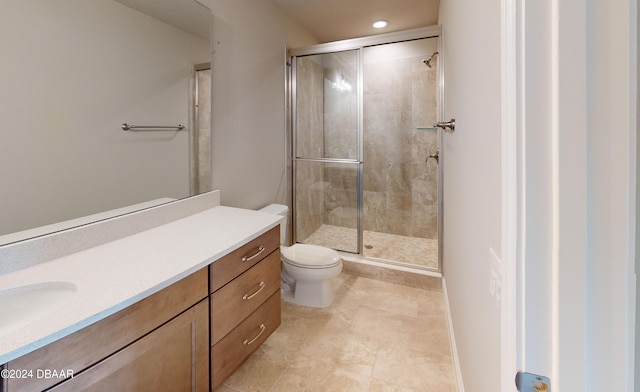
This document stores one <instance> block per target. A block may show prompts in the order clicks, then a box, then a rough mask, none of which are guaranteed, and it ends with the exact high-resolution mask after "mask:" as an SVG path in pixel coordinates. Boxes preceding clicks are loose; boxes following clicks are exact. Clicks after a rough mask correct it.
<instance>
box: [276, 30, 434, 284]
mask: <svg viewBox="0 0 640 392" xmlns="http://www.w3.org/2000/svg"><path fill="white" fill-rule="evenodd" d="M426 38H435V39H437V40H438V41H437V42H438V52H439V59H438V62H439V66H438V70H437V72H438V73H437V89H438V90H437V92H436V94H437V109H436V117H437V121H441V119H442V118H443V117H444V113H443V102H444V72H443V69H444V67H443V64H444V56H443V55H442V28H441V26H439V25H438V26H429V27H423V28H418V29H412V30H405V31H398V32H393V33H386V34H378V35H373V36H367V37H361V38H354V39H347V40H342V41H336V42H329V43H323V44H318V45H312V46H308V47H303V48H296V49H289V50H288V51H287V70H288V72H287V75H286V77H285V81H286V91H287V105H286V107H287V110H286V111H287V113H286V117H287V121H286V125H287V132H286V146H287V148H286V154H287V157H286V161H287V165H286V166H287V171H288V173H289V176H290V184H291V194H290V195H289V202H290V203H291V204H290V205H291V206H292V207H294V208H292V209H291V210H292V214H291V218H292V219H291V230H290V231H289V232H290V233H291V234H292V238H291V239H292V242H293V243H295V242H297V236H298V233H297V228H296V224H295V222H296V218H297V216H296V215H297V209H296V208H295V203H296V199H295V197H296V164H297V162H299V161H307V162H324V163H338V164H353V165H357V180H356V181H357V245H356V249H357V252H356V253H355V254H356V255H358V256H360V257H362V258H364V259H369V258H368V257H366V256H365V255H364V252H363V251H364V239H363V233H364V224H363V219H364V215H363V206H364V200H363V197H364V196H363V195H364V192H363V163H364V162H363V146H364V130H363V111H364V105H363V94H364V91H363V88H364V87H363V79H364V77H363V73H364V72H363V61H362V59H363V51H364V49H365V48H366V47H371V46H376V45H384V44H392V43H397V42H404V41H413V40H418V39H426ZM349 50H357V52H358V59H357V80H358V90H357V97H358V114H357V127H358V129H357V133H358V136H357V143H358V146H357V151H358V157H357V158H356V159H342V158H298V157H296V154H295V152H296V130H295V127H296V121H297V118H296V115H297V113H296V58H297V57H301V56H308V55H321V54H331V53H337V52H344V51H349ZM435 130H436V132H437V143H438V148H439V164H438V191H437V194H438V216H437V224H438V230H437V232H438V266H437V269H435V270H434V269H433V268H429V267H426V266H420V265H416V264H408V263H404V262H396V261H393V260H386V259H385V260H384V262H385V263H388V264H397V265H400V266H404V267H407V266H410V267H411V268H415V269H421V270H427V271H435V272H442V233H443V219H442V214H443V201H442V194H443V165H444V160H445V159H444V156H443V150H444V149H442V148H440V146H441V145H442V140H443V138H442V132H443V131H442V129H440V128H436V129H435ZM425 159H426V157H425ZM345 252H346V251H345ZM347 253H352V252H347ZM373 260H375V261H380V259H373Z"/></svg>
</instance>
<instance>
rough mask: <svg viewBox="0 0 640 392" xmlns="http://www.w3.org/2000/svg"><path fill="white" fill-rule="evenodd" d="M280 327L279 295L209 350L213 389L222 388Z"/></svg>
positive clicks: (277, 293)
mask: <svg viewBox="0 0 640 392" xmlns="http://www.w3.org/2000/svg"><path fill="white" fill-rule="evenodd" d="M279 325H280V292H279V291H278V292H276V293H274V294H273V295H272V296H271V297H269V299H268V300H267V301H266V302H265V303H264V305H262V306H261V307H259V308H258V309H257V310H256V311H255V312H253V313H252V314H251V315H250V316H249V317H247V318H246V319H245V320H244V321H243V322H242V323H241V324H240V325H238V326H237V327H236V328H235V329H234V330H233V331H231V332H229V334H227V336H225V337H224V338H223V339H222V340H220V341H219V342H218V343H217V344H216V345H215V346H213V348H212V349H211V358H212V363H211V374H212V377H213V380H212V386H213V389H215V388H217V387H219V386H220V385H222V383H223V382H224V381H225V380H226V379H227V378H229V376H231V374H232V373H233V372H234V371H236V369H238V367H240V365H241V364H242V362H244V360H245V359H247V358H248V357H249V355H251V354H252V353H253V352H254V351H255V350H256V349H257V348H258V347H260V345H261V344H262V343H264V341H265V340H266V339H267V337H269V335H271V334H272V333H273V331H275V330H276V328H277V327H278V326H279Z"/></svg>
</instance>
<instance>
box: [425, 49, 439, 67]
mask: <svg viewBox="0 0 640 392" xmlns="http://www.w3.org/2000/svg"><path fill="white" fill-rule="evenodd" d="M439 54H440V53H438V52H433V54H432V55H431V57H429V58H428V59H426V60H422V62H423V63H424V64H425V65H426V66H427V67H429V68H432V67H433V66H432V65H431V61H432V60H433V58H434V57H436V56H437V55H439Z"/></svg>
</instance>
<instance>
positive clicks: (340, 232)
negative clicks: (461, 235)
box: [303, 225, 438, 269]
mask: <svg viewBox="0 0 640 392" xmlns="http://www.w3.org/2000/svg"><path fill="white" fill-rule="evenodd" d="M363 239H364V245H365V249H364V255H365V256H368V257H375V258H379V259H385V260H393V261H399V262H403V263H409V264H416V265H421V266H426V267H429V268H432V269H437V268H438V240H436V239H429V238H417V237H406V236H402V235H395V234H387V233H378V232H375V231H365V232H364V233H363ZM303 242H304V243H307V244H315V245H320V246H326V247H328V248H334V249H338V250H344V251H351V252H355V251H356V243H357V233H356V230H355V229H349V228H346V227H340V226H332V225H322V226H320V228H319V229H318V230H316V231H314V232H313V233H311V235H310V236H309V237H307V238H306V239H305V240H304V241H303Z"/></svg>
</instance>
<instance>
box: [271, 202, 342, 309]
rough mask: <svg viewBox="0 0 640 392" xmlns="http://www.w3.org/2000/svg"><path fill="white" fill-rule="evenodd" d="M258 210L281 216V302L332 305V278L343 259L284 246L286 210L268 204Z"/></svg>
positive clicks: (298, 246)
mask: <svg viewBox="0 0 640 392" xmlns="http://www.w3.org/2000/svg"><path fill="white" fill-rule="evenodd" d="M260 211H262V212H266V213H270V214H275V215H280V216H282V219H281V220H280V252H281V254H282V258H281V260H282V263H281V265H282V270H281V273H280V276H281V277H282V288H281V292H282V299H283V300H285V301H288V302H292V303H294V304H298V305H304V306H312V307H316V308H324V307H327V306H329V305H331V303H332V302H333V299H334V296H335V293H334V292H333V289H332V288H331V279H333V278H335V277H336V276H338V275H339V274H340V271H342V258H341V257H340V255H339V254H338V252H336V251H335V250H333V249H329V248H325V247H323V246H317V245H308V244H295V245H293V246H284V244H285V241H286V238H287V215H288V213H289V207H287V206H285V205H282V204H270V205H268V206H266V207H264V208H262V209H261V210H260Z"/></svg>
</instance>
